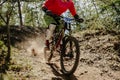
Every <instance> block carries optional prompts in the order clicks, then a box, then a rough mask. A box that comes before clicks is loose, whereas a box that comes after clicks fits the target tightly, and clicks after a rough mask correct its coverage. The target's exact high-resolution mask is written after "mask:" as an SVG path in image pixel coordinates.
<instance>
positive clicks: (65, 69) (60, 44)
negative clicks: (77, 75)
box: [44, 17, 80, 75]
mask: <svg viewBox="0 0 120 80" xmlns="http://www.w3.org/2000/svg"><path fill="white" fill-rule="evenodd" d="M61 20H62V23H63V24H64V26H63V27H62V29H60V31H59V32H54V33H53V35H54V37H52V40H51V42H50V50H49V52H47V50H46V49H45V50H44V53H45V55H44V57H45V60H46V61H48V62H49V61H51V59H52V58H53V54H54V52H58V53H59V55H60V66H61V72H62V73H63V74H65V75H71V74H73V73H74V72H75V70H76V69H77V66H78V63H79V57H80V48H79V43H78V40H77V39H76V38H75V37H73V36H72V26H71V23H72V22H73V21H74V19H71V18H68V17H61Z"/></svg>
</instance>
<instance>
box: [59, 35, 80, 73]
mask: <svg viewBox="0 0 120 80" xmlns="http://www.w3.org/2000/svg"><path fill="white" fill-rule="evenodd" d="M79 56H80V49H79V44H78V40H77V39H75V38H74V37H67V38H66V39H65V40H64V41H63V46H62V51H61V55H60V63H61V69H62V73H63V74H65V75H71V74H73V73H74V72H75V70H76V68H77V66H78V63H79Z"/></svg>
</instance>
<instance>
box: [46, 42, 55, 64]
mask: <svg viewBox="0 0 120 80" xmlns="http://www.w3.org/2000/svg"><path fill="white" fill-rule="evenodd" d="M52 57H53V46H52V45H51V44H50V49H47V48H46V47H45V48H44V58H45V61H46V63H49V62H50V61H51V59H52Z"/></svg>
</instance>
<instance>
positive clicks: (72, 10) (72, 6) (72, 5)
mask: <svg viewBox="0 0 120 80" xmlns="http://www.w3.org/2000/svg"><path fill="white" fill-rule="evenodd" d="M69 10H70V13H71V14H72V15H73V16H75V15H76V10H75V6H74V3H73V2H71V4H70V7H69Z"/></svg>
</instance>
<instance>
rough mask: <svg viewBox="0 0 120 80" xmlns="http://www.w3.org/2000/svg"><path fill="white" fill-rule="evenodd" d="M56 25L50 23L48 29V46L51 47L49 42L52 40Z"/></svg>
mask: <svg viewBox="0 0 120 80" xmlns="http://www.w3.org/2000/svg"><path fill="white" fill-rule="evenodd" d="M55 28H56V25H55V24H50V25H49V27H48V29H47V31H46V43H45V45H46V47H47V48H48V49H49V43H50V41H51V40H52V37H53V32H54V31H55Z"/></svg>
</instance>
